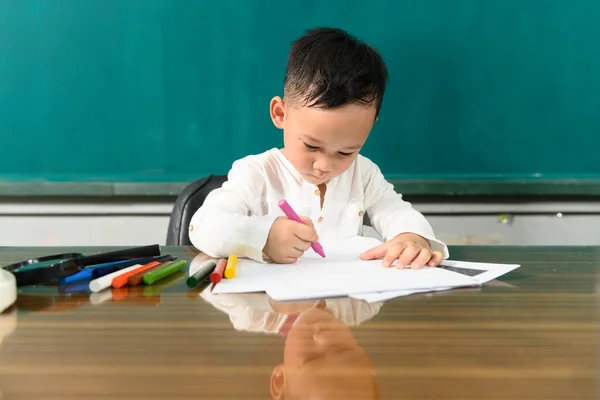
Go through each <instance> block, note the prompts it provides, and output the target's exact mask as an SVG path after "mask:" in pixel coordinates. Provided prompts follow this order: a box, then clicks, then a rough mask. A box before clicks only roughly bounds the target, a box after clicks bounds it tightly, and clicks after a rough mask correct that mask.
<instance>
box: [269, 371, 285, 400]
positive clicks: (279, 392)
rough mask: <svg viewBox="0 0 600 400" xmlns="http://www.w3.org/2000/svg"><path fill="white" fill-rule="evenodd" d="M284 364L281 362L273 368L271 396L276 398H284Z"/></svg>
mask: <svg viewBox="0 0 600 400" xmlns="http://www.w3.org/2000/svg"><path fill="white" fill-rule="evenodd" d="M283 370H284V368H283V365H281V364H279V365H277V366H275V368H273V372H272V373H271V397H272V398H273V399H275V400H280V399H282V398H283V392H284V382H285V377H284V375H283Z"/></svg>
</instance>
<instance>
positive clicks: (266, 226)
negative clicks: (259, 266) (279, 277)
mask: <svg viewBox="0 0 600 400" xmlns="http://www.w3.org/2000/svg"><path fill="white" fill-rule="evenodd" d="M254 218H255V219H256V221H253V223H252V224H251V225H252V230H251V231H249V232H248V241H247V246H246V248H245V251H244V255H245V256H246V258H249V259H252V260H254V261H258V262H262V263H267V262H269V261H270V259H269V257H267V255H266V254H265V253H263V249H264V248H265V244H266V243H267V239H268V237H269V232H270V231H271V226H273V222H275V219H277V216H263V217H254Z"/></svg>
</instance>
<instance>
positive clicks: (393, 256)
mask: <svg viewBox="0 0 600 400" xmlns="http://www.w3.org/2000/svg"><path fill="white" fill-rule="evenodd" d="M405 249H406V244H405V243H396V244H393V245H390V246H388V252H387V254H386V255H385V257H384V258H383V262H382V263H381V264H382V265H383V266H384V267H390V266H391V265H392V264H393V263H394V261H396V260H397V259H398V256H400V254H402V252H403V251H404V250H405Z"/></svg>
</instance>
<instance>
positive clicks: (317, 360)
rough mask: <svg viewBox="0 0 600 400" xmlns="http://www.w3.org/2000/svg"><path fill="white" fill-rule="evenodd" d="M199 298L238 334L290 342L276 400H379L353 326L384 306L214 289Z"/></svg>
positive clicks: (274, 384)
mask: <svg viewBox="0 0 600 400" xmlns="http://www.w3.org/2000/svg"><path fill="white" fill-rule="evenodd" d="M200 296H201V297H202V298H203V299H204V300H206V301H208V302H209V303H211V304H212V305H213V306H214V307H216V308H217V309H219V310H221V311H223V312H225V313H227V314H228V315H229V319H230V320H231V322H232V324H233V326H234V328H235V329H236V330H239V331H248V332H263V333H271V334H279V335H281V336H284V337H286V341H285V348H284V357H283V363H282V364H280V365H277V366H276V367H275V368H274V369H273V372H272V375H271V384H270V388H271V395H272V396H273V398H274V399H283V398H288V399H289V398H292V399H293V398H313V397H314V398H336V399H337V398H343V399H351V398H360V399H371V398H377V397H378V396H377V393H378V390H377V384H376V382H375V378H374V369H373V366H372V365H371V362H370V360H369V358H368V356H367V354H366V353H365V351H364V350H363V349H362V348H361V347H360V346H359V345H358V343H357V342H356V339H354V336H353V335H352V332H351V331H350V328H349V326H356V325H359V324H361V323H362V322H365V321H367V320H369V319H371V318H372V317H373V316H375V315H376V314H377V313H378V312H379V310H380V309H381V306H382V304H383V303H372V304H369V303H367V302H365V301H362V300H356V299H351V298H336V299H328V300H315V301H302V302H284V303H279V302H275V301H273V300H271V299H270V298H269V297H268V296H267V295H266V294H264V293H240V294H212V293H211V291H210V289H206V290H204V291H203V292H202V293H201V294H200ZM332 396H333V397H332Z"/></svg>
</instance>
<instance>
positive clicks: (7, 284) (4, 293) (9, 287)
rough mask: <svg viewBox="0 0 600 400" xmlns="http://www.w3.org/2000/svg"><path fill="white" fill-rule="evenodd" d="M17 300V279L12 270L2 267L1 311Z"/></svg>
mask: <svg viewBox="0 0 600 400" xmlns="http://www.w3.org/2000/svg"><path fill="white" fill-rule="evenodd" d="M16 300H17V280H16V279H15V276H14V275H13V274H11V273H10V272H8V271H6V270H4V269H1V268H0V313H1V312H3V311H4V310H6V309H7V308H8V307H10V306H11V305H12V304H13V303H14V302H15V301H16Z"/></svg>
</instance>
